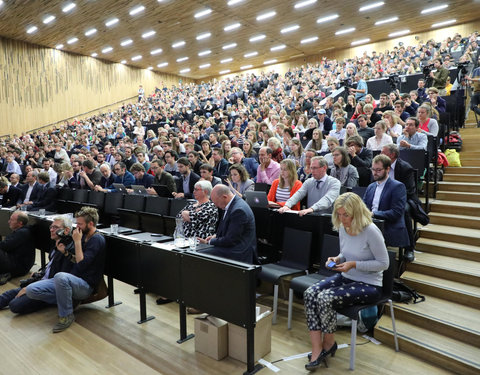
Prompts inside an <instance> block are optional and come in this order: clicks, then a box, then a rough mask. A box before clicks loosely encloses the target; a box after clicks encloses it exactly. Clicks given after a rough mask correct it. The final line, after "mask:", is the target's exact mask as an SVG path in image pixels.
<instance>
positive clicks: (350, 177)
mask: <svg viewBox="0 0 480 375" xmlns="http://www.w3.org/2000/svg"><path fill="white" fill-rule="evenodd" d="M332 156H333V168H332V169H331V170H330V176H332V177H335V178H336V179H337V180H338V181H340V183H341V184H342V186H345V187H347V188H351V187H354V186H357V185H358V178H359V177H358V172H357V168H355V167H354V166H353V165H352V164H350V157H349V155H348V152H347V150H346V149H345V148H344V147H339V146H338V147H335V148H334V149H333V152H332Z"/></svg>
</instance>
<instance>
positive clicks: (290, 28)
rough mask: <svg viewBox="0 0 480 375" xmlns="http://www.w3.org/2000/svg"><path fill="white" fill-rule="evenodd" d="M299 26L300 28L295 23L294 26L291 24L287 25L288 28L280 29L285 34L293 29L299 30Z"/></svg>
mask: <svg viewBox="0 0 480 375" xmlns="http://www.w3.org/2000/svg"><path fill="white" fill-rule="evenodd" d="M299 28H300V26H299V25H293V26H289V27H286V28H284V29H282V30H280V32H281V33H282V34H285V33H289V32H291V31H295V30H298V29H299Z"/></svg>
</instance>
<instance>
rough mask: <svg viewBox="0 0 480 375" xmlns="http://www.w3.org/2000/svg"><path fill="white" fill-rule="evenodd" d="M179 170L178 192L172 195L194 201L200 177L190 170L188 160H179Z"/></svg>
mask: <svg viewBox="0 0 480 375" xmlns="http://www.w3.org/2000/svg"><path fill="white" fill-rule="evenodd" d="M177 168H178V171H179V172H180V177H179V178H178V179H176V184H177V192H176V193H172V194H173V196H174V197H175V198H187V199H192V198H193V189H194V186H195V184H196V183H197V181H198V180H200V176H199V175H198V174H196V173H193V172H192V171H191V170H190V168H191V164H190V162H189V161H188V159H187V158H180V159H178V161H177Z"/></svg>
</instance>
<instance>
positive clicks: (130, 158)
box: [123, 146, 137, 170]
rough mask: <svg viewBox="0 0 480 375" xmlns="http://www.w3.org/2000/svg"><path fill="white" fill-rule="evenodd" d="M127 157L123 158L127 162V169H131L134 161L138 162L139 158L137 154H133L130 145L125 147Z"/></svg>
mask: <svg viewBox="0 0 480 375" xmlns="http://www.w3.org/2000/svg"><path fill="white" fill-rule="evenodd" d="M124 152H125V159H123V162H124V163H125V166H126V168H127V170H130V167H131V166H132V165H133V163H136V162H137V158H136V157H135V155H133V149H132V147H130V146H127V147H125V151H124Z"/></svg>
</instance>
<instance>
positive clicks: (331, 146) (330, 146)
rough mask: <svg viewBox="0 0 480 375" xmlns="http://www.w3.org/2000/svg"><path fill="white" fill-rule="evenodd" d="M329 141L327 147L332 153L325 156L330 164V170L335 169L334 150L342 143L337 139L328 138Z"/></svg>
mask: <svg viewBox="0 0 480 375" xmlns="http://www.w3.org/2000/svg"><path fill="white" fill-rule="evenodd" d="M326 141H327V147H328V150H329V151H330V152H329V153H328V154H325V155H324V158H325V160H326V161H327V163H328V169H332V168H333V155H332V152H333V149H334V148H335V147H337V146H340V141H339V140H338V139H337V138H335V137H327V139H326Z"/></svg>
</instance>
